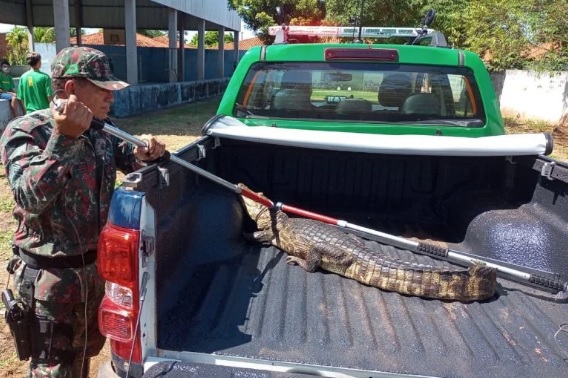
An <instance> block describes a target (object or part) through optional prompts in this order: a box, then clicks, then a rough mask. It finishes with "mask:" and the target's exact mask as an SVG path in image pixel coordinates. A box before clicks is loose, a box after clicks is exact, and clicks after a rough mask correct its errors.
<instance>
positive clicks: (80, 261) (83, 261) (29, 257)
mask: <svg viewBox="0 0 568 378" xmlns="http://www.w3.org/2000/svg"><path fill="white" fill-rule="evenodd" d="M14 253H15V254H16V255H18V256H20V258H21V259H22V261H23V262H25V263H26V264H27V265H28V266H29V267H30V268H33V269H65V268H75V269H77V268H83V267H84V266H87V265H89V264H92V263H94V262H95V261H96V260H97V251H88V252H86V253H84V254H82V255H76V256H62V257H47V256H42V255H37V254H35V253H30V252H28V251H25V250H23V249H21V248H14Z"/></svg>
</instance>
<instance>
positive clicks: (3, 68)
mask: <svg viewBox="0 0 568 378" xmlns="http://www.w3.org/2000/svg"><path fill="white" fill-rule="evenodd" d="M2 71H3V72H4V73H8V72H10V67H7V66H6V67H2Z"/></svg>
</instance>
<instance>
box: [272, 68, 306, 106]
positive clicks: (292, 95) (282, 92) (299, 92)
mask: <svg viewBox="0 0 568 378" xmlns="http://www.w3.org/2000/svg"><path fill="white" fill-rule="evenodd" d="M311 96H312V74H311V72H309V71H301V70H299V71H295V70H290V71H285V72H284V74H283V75H282V78H281V80H280V89H279V90H278V91H277V92H276V93H275V94H274V97H273V98H272V101H271V106H270V108H271V109H278V110H286V109H287V110H311V109H312V108H313V105H312V102H311Z"/></svg>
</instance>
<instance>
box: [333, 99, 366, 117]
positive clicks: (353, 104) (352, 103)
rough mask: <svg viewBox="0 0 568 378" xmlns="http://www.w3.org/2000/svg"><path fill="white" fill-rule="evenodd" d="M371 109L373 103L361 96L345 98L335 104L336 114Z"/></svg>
mask: <svg viewBox="0 0 568 378" xmlns="http://www.w3.org/2000/svg"><path fill="white" fill-rule="evenodd" d="M372 110H373V105H372V104H371V103H370V102H369V101H367V100H365V99H362V98H347V99H345V100H343V101H340V102H339V103H338V104H337V108H336V109H335V112H336V113H337V114H349V113H368V112H370V111H372Z"/></svg>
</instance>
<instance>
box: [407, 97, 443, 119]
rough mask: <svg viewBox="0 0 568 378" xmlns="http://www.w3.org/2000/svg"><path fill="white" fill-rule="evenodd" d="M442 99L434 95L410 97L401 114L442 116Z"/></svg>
mask: <svg viewBox="0 0 568 378" xmlns="http://www.w3.org/2000/svg"><path fill="white" fill-rule="evenodd" d="M440 105H441V104H440V98H439V97H438V96H437V95H435V94H434V93H416V94H413V95H411V96H410V97H408V98H407V99H406V100H405V101H404V103H403V104H402V106H401V107H400V112H401V113H404V114H409V113H415V114H440V110H441V109H440V108H441V106H440Z"/></svg>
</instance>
